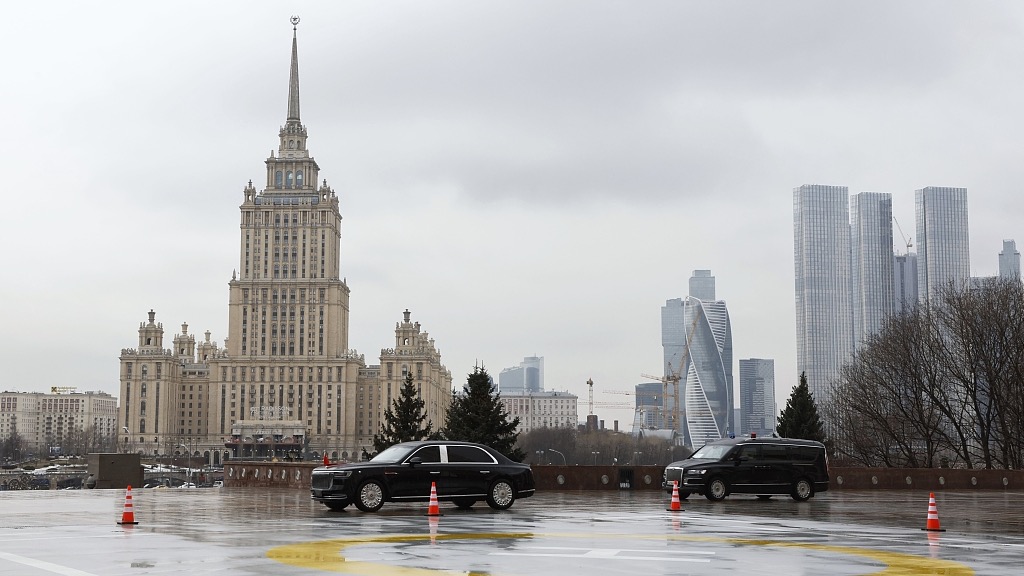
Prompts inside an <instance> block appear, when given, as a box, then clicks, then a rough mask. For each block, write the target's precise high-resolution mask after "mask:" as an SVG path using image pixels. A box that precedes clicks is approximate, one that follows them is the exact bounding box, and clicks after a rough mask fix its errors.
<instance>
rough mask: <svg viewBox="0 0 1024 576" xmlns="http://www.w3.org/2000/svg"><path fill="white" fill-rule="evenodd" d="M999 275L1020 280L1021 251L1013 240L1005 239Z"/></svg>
mask: <svg viewBox="0 0 1024 576" xmlns="http://www.w3.org/2000/svg"><path fill="white" fill-rule="evenodd" d="M999 277H1000V278H1009V279H1012V280H1020V252H1018V251H1017V243H1016V242H1014V241H1013V240H1003V251H1002V252H1000V253H999Z"/></svg>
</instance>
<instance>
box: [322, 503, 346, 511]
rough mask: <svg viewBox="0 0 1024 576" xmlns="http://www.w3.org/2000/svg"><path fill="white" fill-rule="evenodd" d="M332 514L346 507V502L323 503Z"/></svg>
mask: <svg viewBox="0 0 1024 576" xmlns="http://www.w3.org/2000/svg"><path fill="white" fill-rule="evenodd" d="M324 505H326V506H327V507H328V508H330V509H331V510H332V511H333V512H341V511H342V510H344V509H345V508H346V507H347V506H348V502H324Z"/></svg>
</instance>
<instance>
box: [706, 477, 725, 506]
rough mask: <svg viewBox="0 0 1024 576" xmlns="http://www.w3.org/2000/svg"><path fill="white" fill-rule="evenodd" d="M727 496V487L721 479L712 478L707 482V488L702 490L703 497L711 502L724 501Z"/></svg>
mask: <svg viewBox="0 0 1024 576" xmlns="http://www.w3.org/2000/svg"><path fill="white" fill-rule="evenodd" d="M728 495H729V485H728V484H726V483H725V480H723V479H721V478H712V479H711V481H710V482H708V486H707V488H705V489H704V496H705V497H707V499H708V500H711V501H713V502H718V501H720V500H724V499H725V497H726V496H728Z"/></svg>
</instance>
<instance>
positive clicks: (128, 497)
mask: <svg viewBox="0 0 1024 576" xmlns="http://www.w3.org/2000/svg"><path fill="white" fill-rule="evenodd" d="M118 524H121V525H122V526H123V525H125V524H128V525H131V526H134V525H135V524H138V522H136V521H135V509H134V507H133V506H132V487H131V486H128V490H127V491H126V492H125V494H124V512H122V513H121V521H120V522H118Z"/></svg>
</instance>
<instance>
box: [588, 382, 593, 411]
mask: <svg viewBox="0 0 1024 576" xmlns="http://www.w3.org/2000/svg"><path fill="white" fill-rule="evenodd" d="M587 386H588V387H589V388H590V412H587V414H589V415H593V414H594V380H593V378H587Z"/></svg>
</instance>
